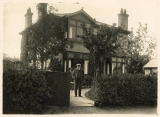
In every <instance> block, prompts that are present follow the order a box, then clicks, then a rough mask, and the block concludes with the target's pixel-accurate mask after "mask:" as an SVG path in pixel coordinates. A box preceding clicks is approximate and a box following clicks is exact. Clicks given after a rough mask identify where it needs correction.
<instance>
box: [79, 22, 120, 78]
mask: <svg viewBox="0 0 160 117" xmlns="http://www.w3.org/2000/svg"><path fill="white" fill-rule="evenodd" d="M82 28H83V35H80V36H79V37H81V38H82V39H83V42H84V46H85V47H86V48H87V49H88V50H89V51H90V58H89V61H90V63H89V67H90V68H89V69H90V71H89V72H91V73H90V75H93V74H94V71H95V69H96V68H97V67H98V63H99V61H100V59H104V58H111V57H112V56H113V55H114V56H116V55H118V53H117V52H116V50H117V49H118V48H119V46H120V45H119V44H118V43H117V39H118V38H117V37H118V36H120V34H121V33H123V30H122V29H121V28H119V27H118V28H117V27H114V26H108V25H102V26H100V27H99V28H98V32H97V33H95V32H94V26H92V27H91V28H87V27H86V25H85V24H83V25H82ZM91 67H92V68H91Z"/></svg>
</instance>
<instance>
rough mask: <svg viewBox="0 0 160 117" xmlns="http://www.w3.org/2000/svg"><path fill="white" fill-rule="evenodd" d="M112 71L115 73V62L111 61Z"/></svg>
mask: <svg viewBox="0 0 160 117" xmlns="http://www.w3.org/2000/svg"><path fill="white" fill-rule="evenodd" d="M112 73H113V74H114V73H116V63H112Z"/></svg>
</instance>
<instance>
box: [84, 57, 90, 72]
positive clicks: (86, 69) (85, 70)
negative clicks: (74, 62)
mask: <svg viewBox="0 0 160 117" xmlns="http://www.w3.org/2000/svg"><path fill="white" fill-rule="evenodd" d="M88 62H89V61H88V60H84V74H88Z"/></svg>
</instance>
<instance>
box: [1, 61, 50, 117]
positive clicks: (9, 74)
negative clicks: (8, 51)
mask: <svg viewBox="0 0 160 117" xmlns="http://www.w3.org/2000/svg"><path fill="white" fill-rule="evenodd" d="M8 63H9V64H8ZM3 65H4V66H3V69H4V71H3V113H5V114H7V113H12V114H13V113H17V114H20V113H41V111H42V109H43V107H44V106H45V100H46V99H47V97H49V96H51V95H50V94H49V91H50V90H49V87H47V86H46V80H45V75H44V73H43V72H42V71H40V70H38V69H23V70H17V69H13V67H12V61H10V60H4V61H3Z"/></svg>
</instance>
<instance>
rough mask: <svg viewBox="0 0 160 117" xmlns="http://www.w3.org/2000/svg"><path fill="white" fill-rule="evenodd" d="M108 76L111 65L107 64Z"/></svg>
mask: <svg viewBox="0 0 160 117" xmlns="http://www.w3.org/2000/svg"><path fill="white" fill-rule="evenodd" d="M107 75H109V63H107Z"/></svg>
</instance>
